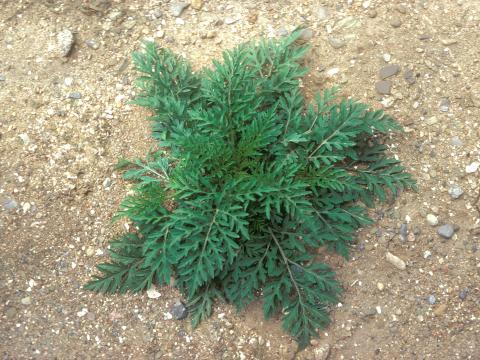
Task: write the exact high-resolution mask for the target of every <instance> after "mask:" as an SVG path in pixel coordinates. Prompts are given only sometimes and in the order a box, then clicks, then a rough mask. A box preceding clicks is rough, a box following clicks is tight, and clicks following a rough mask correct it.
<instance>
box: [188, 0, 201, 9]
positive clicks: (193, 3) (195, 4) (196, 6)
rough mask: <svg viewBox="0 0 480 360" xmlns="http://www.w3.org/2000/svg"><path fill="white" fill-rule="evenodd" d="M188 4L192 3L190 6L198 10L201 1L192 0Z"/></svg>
mask: <svg viewBox="0 0 480 360" xmlns="http://www.w3.org/2000/svg"><path fill="white" fill-rule="evenodd" d="M190 5H192V8H194V9H195V10H200V9H201V8H202V6H203V2H202V0H192V2H191V3H190Z"/></svg>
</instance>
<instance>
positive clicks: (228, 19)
mask: <svg viewBox="0 0 480 360" xmlns="http://www.w3.org/2000/svg"><path fill="white" fill-rule="evenodd" d="M237 21H238V19H234V18H231V17H227V18H225V24H226V25H232V24H235V23H236V22H237Z"/></svg>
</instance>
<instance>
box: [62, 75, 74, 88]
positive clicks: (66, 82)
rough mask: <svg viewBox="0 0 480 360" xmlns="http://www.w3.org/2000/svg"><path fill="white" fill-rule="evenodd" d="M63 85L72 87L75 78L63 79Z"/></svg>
mask: <svg viewBox="0 0 480 360" xmlns="http://www.w3.org/2000/svg"><path fill="white" fill-rule="evenodd" d="M63 83H64V84H65V86H72V85H73V78H71V77H70V76H67V77H66V78H65V79H63Z"/></svg>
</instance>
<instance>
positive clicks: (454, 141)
mask: <svg viewBox="0 0 480 360" xmlns="http://www.w3.org/2000/svg"><path fill="white" fill-rule="evenodd" d="M450 144H452V146H463V141H462V140H460V139H459V138H458V137H456V136H455V137H453V138H452V140H450Z"/></svg>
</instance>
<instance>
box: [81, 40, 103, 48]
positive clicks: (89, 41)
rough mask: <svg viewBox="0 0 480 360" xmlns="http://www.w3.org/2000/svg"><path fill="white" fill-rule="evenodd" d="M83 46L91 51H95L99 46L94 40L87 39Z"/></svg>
mask: <svg viewBox="0 0 480 360" xmlns="http://www.w3.org/2000/svg"><path fill="white" fill-rule="evenodd" d="M85 44H86V45H87V46H88V47H89V48H90V49H93V50H97V49H98V48H99V47H100V46H99V45H98V42H97V41H96V40H94V39H89V40H87V41H85Z"/></svg>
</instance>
